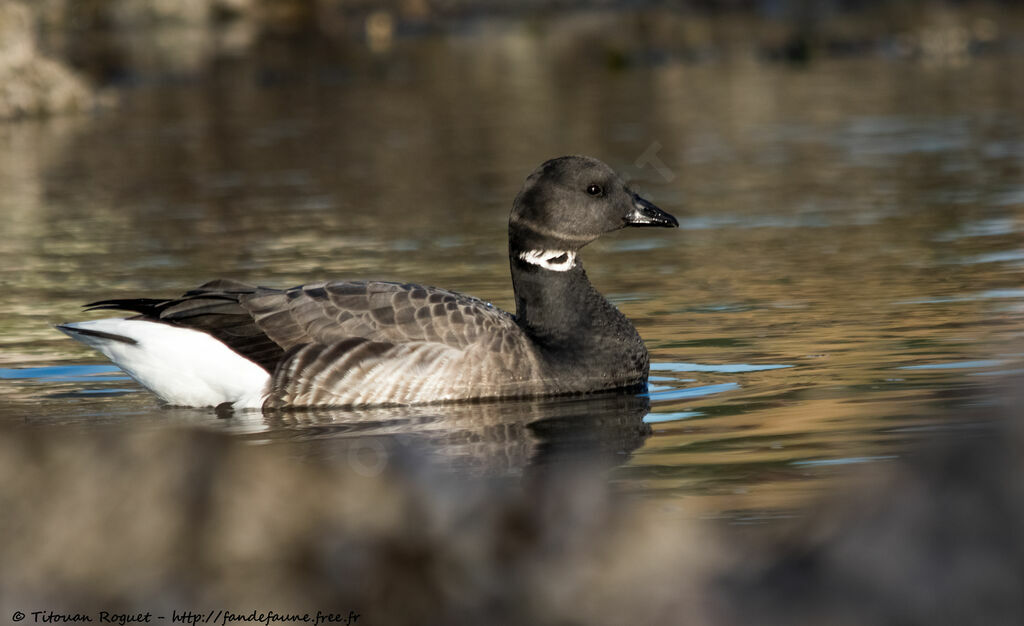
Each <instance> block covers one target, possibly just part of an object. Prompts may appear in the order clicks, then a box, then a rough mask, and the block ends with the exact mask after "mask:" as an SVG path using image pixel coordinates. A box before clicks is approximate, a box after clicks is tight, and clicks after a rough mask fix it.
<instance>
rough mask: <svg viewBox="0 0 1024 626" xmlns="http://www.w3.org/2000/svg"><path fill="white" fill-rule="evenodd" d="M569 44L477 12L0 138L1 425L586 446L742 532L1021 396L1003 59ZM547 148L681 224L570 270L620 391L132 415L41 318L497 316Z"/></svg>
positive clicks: (134, 390) (380, 443) (230, 70)
mask: <svg viewBox="0 0 1024 626" xmlns="http://www.w3.org/2000/svg"><path fill="white" fill-rule="evenodd" d="M567 41H568V42H569V43H566V42H567ZM585 43H586V42H583V43H579V42H575V43H574V40H572V39H571V38H569V39H567V38H566V37H564V36H562V35H560V34H559V33H558V32H548V31H544V30H540V31H538V30H536V29H531V28H527V27H525V26H522V27H520V26H517V25H515V24H512V25H509V24H505V23H502V26H501V27H500V28H496V29H494V30H490V31H486V34H481V33H480V32H476V31H473V30H470V31H468V32H464V33H459V34H452V35H437V36H433V35H432V36H424V37H418V38H413V39H410V40H401V41H400V42H399V45H397V46H396V47H395V48H394V49H392V50H390V51H388V52H387V53H385V54H384V55H383V56H381V55H373V54H371V53H369V52H367V51H366V50H363V49H361V48H360V47H358V46H355V45H353V46H352V47H351V48H346V47H341V48H340V49H329V50H320V49H318V50H312V51H311V50H299V51H291V52H289V53H288V54H283V55H282V54H273V55H271V54H267V55H265V56H259V55H257V56H255V57H253V58H243V59H234V60H226V61H222V62H219V63H217V64H212V65H211V66H209V67H207V68H205V69H203V70H201V71H199V70H195V71H181V70H174V71H172V70H167V71H166V72H165V73H159V72H157V73H155V74H146V75H144V76H142V78H140V79H139V80H136V81H134V82H132V83H131V84H130V85H128V86H125V85H122V86H120V87H119V90H120V92H121V95H122V101H121V103H120V105H119V106H118V107H117V108H116V109H114V110H110V111H104V112H100V113H97V114H95V115H92V116H86V117H74V118H63V119H55V120H51V121H41V122H21V123H17V124H8V125H4V126H0V146H2V147H3V149H2V150H0V188H3V189H4V193H3V194H0V216H2V219H3V222H4V225H5V226H4V231H5V237H4V238H3V240H2V242H0V280H2V282H3V284H4V287H5V288H4V290H3V291H2V293H0V331H2V333H0V368H2V369H0V392H2V394H3V397H4V401H3V403H2V404H0V421H2V422H3V424H4V426H5V427H8V428H60V429H82V430H88V431H92V430H98V429H108V428H109V429H116V430H138V429H162V428H178V427H182V426H191V427H198V428H210V429H218V430H226V431H228V432H232V433H235V434H237V436H238V437H241V438H245V439H246V440H250V441H252V442H253V443H255V444H273V445H282V446H294V447H295V449H296V450H297V451H299V452H302V451H304V450H305V451H308V450H310V449H312V448H310V447H309V446H308V442H309V441H310V440H332V439H344V440H346V441H353V440H356V441H358V440H361V439H360V438H363V439H365V441H366V442H369V443H367V444H366V446H367V448H366V450H365V451H364V452H366V451H368V452H367V454H369V456H366V457H365V458H364V459H363V461H360V462H361V463H364V464H365V466H366V467H367V468H370V469H371V470H372V467H373V466H374V463H376V462H377V460H378V457H379V455H378V453H379V452H380V451H381V450H384V451H385V452H384V453H381V454H390V452H388V451H389V450H390V449H391V448H390V447H389V446H392V445H400V446H402V447H403V448H404V449H407V450H416V451H417V453H419V454H426V455H427V456H431V457H433V458H436V459H437V460H438V461H439V462H440V463H441V464H442V465H444V466H445V467H449V468H452V469H453V471H458V472H485V473H493V474H498V475H508V476H518V475H521V474H523V473H524V472H529V471H530V468H536V467H538V466H540V465H545V464H549V463H556V462H562V461H565V460H566V459H571V458H574V454H576V453H581V454H582V453H585V454H588V455H597V456H598V457H600V458H601V459H602V463H603V464H604V466H605V467H606V468H607V469H608V471H609V477H610V480H611V481H612V482H613V484H615V485H616V486H617V487H618V488H621V489H623V490H626V491H630V492H635V493H638V494H641V495H643V496H645V497H650V498H657V499H664V500H665V501H666V502H671V503H673V504H677V505H681V506H682V507H683V508H684V510H685V511H686V514H687V515H693V516H713V517H715V516H726V517H728V518H730V519H751V518H764V519H767V518H770V517H771V516H773V515H778V514H787V512H790V511H793V510H798V509H799V507H800V506H801V505H802V503H804V502H806V501H807V499H808V498H809V497H811V496H814V495H816V494H819V493H821V492H823V491H827V490H828V489H829V486H830V485H832V484H833V483H832V481H833V479H836V478H839V477H841V476H843V475H844V473H845V472H849V471H850V468H851V467H856V466H862V465H864V464H878V463H886V462H888V461H890V460H891V459H894V458H899V456H900V455H901V454H903V453H904V452H905V451H906V450H908V449H910V448H912V447H913V446H915V445H917V444H919V443H920V442H921V441H924V440H927V439H929V438H930V437H933V436H935V433H936V432H937V431H938V432H941V431H943V430H949V429H953V428H955V427H956V425H957V423H958V415H960V414H961V413H962V412H963V411H966V410H968V409H974V408H977V407H979V406H984V405H985V404H986V403H987V402H988V394H989V391H988V389H989V384H990V383H991V381H992V380H994V379H998V378H1001V377H1004V376H1013V375H1016V376H1019V375H1020V372H1021V371H1022V369H1024V347H1022V346H1024V343H1022V341H1021V335H1022V328H1024V326H1022V325H1021V322H1022V318H1024V290H1022V289H1021V278H1022V275H1024V238H1022V236H1021V235H1022V232H1024V107H1022V106H1021V103H1022V102H1024V84H1021V82H1020V81H1012V80H1008V78H1007V77H1010V76H1020V75H1024V63H1022V62H1021V59H1019V58H1016V57H1013V56H1005V57H1004V56H987V57H986V56H979V57H977V58H972V59H971V61H970V62H969V63H967V64H966V65H957V66H951V67H937V68H936V67H925V66H923V65H922V64H920V63H916V62H913V61H907V60H894V59H884V58H876V57H872V58H852V59H837V60H823V61H820V62H817V63H815V64H813V65H810V66H804V67H799V68H793V67H789V66H785V65H778V64H772V63H769V62H763V61H762V62H755V61H742V60H728V59H721V60H717V61H708V62H700V63H696V62H687V61H682V60H672V59H670V58H669V59H663V60H657V61H654V62H650V63H638V64H633V65H629V66H627V67H625V68H619V67H610V66H609V65H608V64H607V63H605V62H603V60H602V59H603V57H600V55H596V56H593V57H592V56H588V55H587V54H585V52H582V51H585V50H586V46H585V45H584V44H585ZM571 153H583V154H590V155H593V156H597V157H599V158H602V159H603V160H606V161H607V162H609V163H610V164H611V165H612V166H613V167H615V168H617V169H618V170H619V171H620V172H621V173H622V174H623V175H624V176H625V177H627V178H628V179H629V180H630V181H631V184H632V185H633V186H634V188H636V189H637V190H639V191H640V192H641V193H643V194H644V195H646V196H647V197H649V198H651V199H652V200H653V201H655V202H656V203H657V204H659V205H660V206H661V207H662V208H664V209H666V210H667V211H669V212H671V213H674V214H676V215H678V216H679V217H680V222H681V225H682V228H681V229H680V230H679V231H672V232H668V231H662V230H658V231H648V230H643V231H636V232H622V233H616V234H613V235H610V236H607V237H605V238H604V239H602V240H601V241H600V242H598V243H596V244H594V245H592V246H590V247H589V248H588V249H586V250H585V251H584V254H583V261H584V263H585V264H586V267H587V270H588V273H589V275H590V276H591V279H592V281H593V282H594V284H595V285H596V286H597V287H598V288H599V289H600V290H602V291H603V292H604V293H605V294H607V295H608V296H609V297H610V298H611V299H612V300H613V301H614V302H615V303H616V304H617V305H618V306H619V307H620V308H621V309H622V310H623V311H624V312H625V313H626V314H627V315H628V316H629V317H630V318H632V319H633V320H634V321H635V323H636V326H637V328H638V329H639V330H640V333H641V334H642V335H643V337H644V338H645V339H646V341H647V343H648V346H649V348H650V350H651V355H652V368H651V380H650V390H649V393H648V394H647V395H645V396H640V397H612V398H606V397H601V398H596V399H569V400H552V401H534V402H526V403H486V404H482V405H473V406H458V407H429V408H424V409H401V410H386V411H385V410H380V411H358V412H352V411H323V412H318V413H316V414H310V415H304V416H287V415H285V416H281V415H268V416H261V415H258V414H256V415H253V414H246V415H234V416H231V415H218V414H217V413H215V412H214V411H213V410H187V409H169V408H165V407H161V406H160V405H159V404H158V402H157V401H156V400H155V399H154V398H152V397H151V396H149V395H148V394H146V393H145V392H143V391H141V390H140V388H139V387H138V386H137V385H136V384H135V383H134V382H133V381H131V380H130V379H128V378H127V377H126V376H124V375H122V374H121V373H120V372H118V371H117V370H116V369H114V368H111V367H109V366H108V365H106V364H105V363H104V362H103V360H102V358H100V357H98V356H97V355H95V354H94V353H92V352H90V351H89V350H88V349H86V348H84V347H82V346H79V345H78V344H76V343H73V342H71V341H69V340H68V339H66V338H64V337H63V336H62V335H61V334H60V333H58V332H57V331H55V330H54V329H53V328H52V324H54V323H59V322H62V321H67V320H73V319H80V318H82V317H83V314H82V313H81V312H80V310H79V305H81V304H82V303H85V302H88V301H91V300H95V299H99V298H105V297H129V296H134V295H145V296H159V295H167V296H172V295H175V294H177V293H180V292H182V291H184V290H186V289H189V288H191V287H193V286H196V285H198V284H200V283H202V282H205V281H207V280H209V279H212V278H215V277H229V278H234V279H238V280H247V281H253V282H258V283H260V284H265V285H268V286H289V285H293V284H298V283H301V282H308V281H313V280H318V279H324V278H371V279H374V278H375V279H398V280H403V281H414V282H422V283H426V284H432V285H439V286H444V287H448V288H451V289H455V290H459V291H463V292H466V293H470V294H473V295H475V296H478V297H481V298H484V299H487V300H490V301H492V302H494V303H495V304H496V305H498V306H501V307H503V308H508V307H511V306H512V298H511V286H510V283H509V278H508V267H507V256H506V250H505V246H506V238H505V237H506V233H505V226H506V220H507V214H508V210H509V208H510V206H511V202H512V198H513V197H514V195H515V193H516V191H517V190H518V188H519V186H520V184H521V182H522V180H523V178H524V177H525V176H526V175H527V174H528V173H529V172H530V171H531V170H532V169H533V168H534V167H535V166H536V165H537V164H538V163H540V162H541V161H543V160H544V159H547V158H550V157H553V156H557V155H561V154H571ZM396 442H397V443H396ZM375 455H378V456H375ZM380 458H384V457H380ZM368 471H370V470H368Z"/></svg>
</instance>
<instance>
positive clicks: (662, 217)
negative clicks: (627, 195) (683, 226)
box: [625, 194, 679, 228]
mask: <svg viewBox="0 0 1024 626" xmlns="http://www.w3.org/2000/svg"><path fill="white" fill-rule="evenodd" d="M625 225H626V226H663V227H665V228H678V227H679V222H678V221H677V220H676V218H674V217H672V216H671V215H669V214H668V213H666V212H664V211H662V210H661V209H659V208H658V207H656V206H654V205H653V204H651V203H650V202H648V201H647V200H644V199H643V198H641V197H640V196H638V195H636V194H634V195H633V209H632V210H631V211H630V212H629V213H627V214H626V224H625Z"/></svg>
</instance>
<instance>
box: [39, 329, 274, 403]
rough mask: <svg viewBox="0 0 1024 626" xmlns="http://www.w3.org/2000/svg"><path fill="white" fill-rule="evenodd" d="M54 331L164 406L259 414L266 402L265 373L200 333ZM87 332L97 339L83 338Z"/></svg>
mask: <svg viewBox="0 0 1024 626" xmlns="http://www.w3.org/2000/svg"><path fill="white" fill-rule="evenodd" d="M57 328H58V329H59V330H61V331H62V332H64V333H65V334H67V335H68V336H69V337H71V338H72V339H77V340H78V341H81V342H82V343H84V344H86V345H87V346H90V347H92V348H95V349H96V350H98V351H100V352H101V353H102V354H103V355H104V356H106V357H107V358H108V359H110V360H111V361H113V362H114V364H115V365H117V366H118V367H120V368H121V369H123V370H124V371H125V372H127V373H128V375H129V376H131V377H132V378H134V379H135V380H137V381H138V382H139V384H141V385H142V386H143V387H145V388H146V389H149V390H150V391H152V392H153V393H155V394H156V395H157V396H159V397H160V398H161V399H162V400H164V401H165V402H167V403H169V404H174V405H178V406H217V405H219V404H223V403H225V402H230V403H231V404H232V406H234V407H235V408H239V409H242V408H260V407H262V406H263V401H264V399H265V398H266V392H267V390H266V387H267V381H269V380H270V375H269V374H268V373H267V372H266V370H264V369H263V368H262V367H260V366H259V365H256V364H255V363H253V362H252V361H250V360H249V359H247V358H245V357H243V356H242V355H240V354H238V353H237V352H235V351H233V350H231V348H229V347H227V346H226V345H225V344H223V343H222V342H220V341H218V340H217V339H214V338H213V337H212V336H210V335H207V334H206V333H203V332H200V331H197V330H190V329H188V328H182V327H180V326H171V325H169V324H163V323H160V322H148V321H145V320H132V319H123V318H110V319H103V320H93V321H89V322H75V323H72V324H62V325H60V326H58V327H57ZM90 332H92V333H99V334H98V335H97V334H87V333H90ZM102 335H114V336H117V337H124V338H126V339H128V340H130V341H122V340H118V339H116V338H114V337H110V336H102ZM133 342H134V343H133Z"/></svg>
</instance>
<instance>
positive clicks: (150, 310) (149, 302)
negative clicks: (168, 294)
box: [83, 298, 171, 317]
mask: <svg viewBox="0 0 1024 626" xmlns="http://www.w3.org/2000/svg"><path fill="white" fill-rule="evenodd" d="M170 302H171V301H170V300H161V299H157V298H123V299H115V300H98V301H96V302H90V303H89V304H86V305H83V307H84V308H85V310H86V311H104V310H109V311H132V312H135V313H140V314H142V315H145V316H150V317H159V316H160V311H162V310H164V309H165V308H167V305H168V304H170Z"/></svg>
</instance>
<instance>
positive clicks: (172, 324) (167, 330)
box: [57, 156, 679, 409]
mask: <svg viewBox="0 0 1024 626" xmlns="http://www.w3.org/2000/svg"><path fill="white" fill-rule="evenodd" d="M678 225H679V223H678V222H677V221H676V219H675V218H674V217H672V216H671V215H669V214H668V213H665V212H664V211H662V210H661V209H659V208H658V207H656V206H654V205H653V204H651V203H650V202H648V201H646V200H644V199H643V198H641V197H640V196H638V195H637V194H635V193H633V191H632V190H630V189H629V187H627V186H626V185H625V184H624V183H623V182H622V180H620V179H619V177H618V176H617V175H616V174H615V172H614V171H612V169H611V168H610V167H608V166H607V165H605V164H604V163H602V162H600V161H598V160H596V159H592V158H589V157H582V156H569V157H561V158H557V159H552V160H550V161H547V162H546V163H544V164H542V165H541V166H540V167H539V168H537V170H536V171H534V172H533V173H532V174H530V176H529V177H528V178H527V179H526V182H525V183H524V185H523V188H522V190H521V191H520V192H519V195H518V196H516V199H515V202H514V204H513V206H512V213H511V216H510V217H509V257H510V264H511V267H512V287H513V290H514V291H515V300H516V313H515V315H512V314H510V313H506V312H505V311H501V310H499V309H497V308H495V307H494V306H493V305H491V304H489V303H487V302H484V301H482V300H478V299H476V298H473V297H470V296H465V295H462V294H459V293H455V292H452V291H448V290H446V289H440V288H437V287H425V286H421V285H411V284H400V283H390V282H363V281H358V282H349V281H336V282H320V283H313V284H308V285H301V286H298V287H293V288H291V289H283V290H282V289H270V288H267V287H254V286H251V285H247V284H245V283H240V282H236V281H233V280H215V281H212V282H209V283H206V284H205V285H203V286H201V287H198V288H196V289H193V290H192V291H189V292H187V293H185V294H184V295H183V296H181V297H180V298H171V299H166V300H163V299H151V298H138V299H118V300H103V301H100V302H94V303H92V304H89V305H86V307H87V310H90V311H92V310H99V309H114V310H123V311H132V312H135V313H136V314H137V315H135V316H132V317H128V318H114V319H101V320H95V321H89V322H77V323H71V324H62V325H59V326H57V328H58V329H59V330H61V331H63V332H64V333H66V334H67V335H69V336H70V337H72V338H74V339H77V340H78V341H81V342H82V343H85V344H87V345H89V346H91V347H93V348H95V349H96V350H98V351H100V352H101V353H103V354H104V355H105V356H106V357H107V358H109V359H110V360H111V361H113V362H114V363H115V364H116V365H117V366H118V367H120V368H121V369H123V370H124V371H125V372H127V373H128V374H129V375H130V376H131V377H132V378H134V379H135V380H137V381H138V382H139V383H140V384H142V386H144V387H146V388H147V389H149V390H150V391H152V392H154V393H155V394H156V395H157V396H159V397H160V398H161V399H163V400H164V401H166V402H168V403H170V404H174V405H183V406H219V405H222V404H225V403H227V404H230V405H231V406H232V407H234V408H268V409H270V408H279V407H310V406H361V405H381V404H414V403H422V402H438V401H452V400H467V399H481V398H496V397H512V396H520V397H521V396H541V395H556V394H578V393H588V392H595V391H601V390H609V389H637V388H643V386H644V385H646V382H647V371H648V356H647V349H646V348H645V347H644V343H643V341H642V340H641V339H640V335H639V334H638V333H637V332H636V329H635V328H634V327H633V325H632V324H631V323H630V322H629V320H628V319H626V317H625V316H624V315H623V314H622V313H620V312H619V310H618V309H616V308H615V306H614V305H613V304H611V303H610V302H608V300H606V299H605V298H604V297H603V296H602V295H601V294H600V293H598V292H597V290H596V289H594V287H593V286H592V285H591V284H590V281H589V280H587V275H586V272H584V271H583V265H582V263H581V262H580V260H579V258H578V254H579V251H580V248H582V247H583V246H585V245H587V244H588V243H590V242H591V241H594V240H595V239H597V238H598V237H599V236H601V235H602V234H604V233H607V232H610V231H613V230H618V229H620V228H623V227H625V226H665V227H676V226H678Z"/></svg>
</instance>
